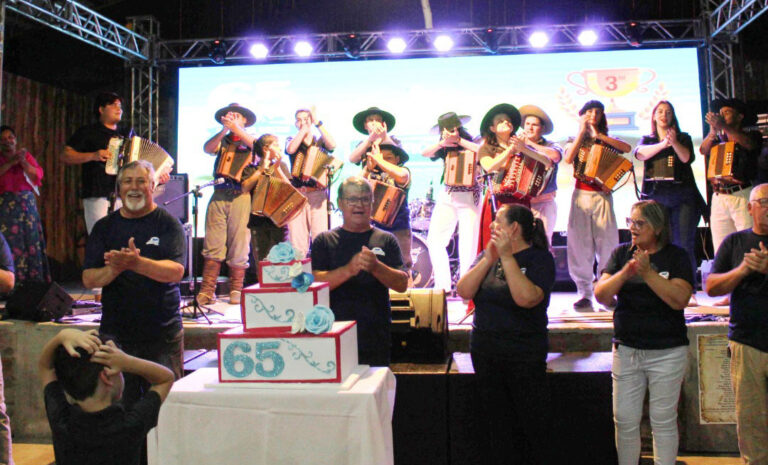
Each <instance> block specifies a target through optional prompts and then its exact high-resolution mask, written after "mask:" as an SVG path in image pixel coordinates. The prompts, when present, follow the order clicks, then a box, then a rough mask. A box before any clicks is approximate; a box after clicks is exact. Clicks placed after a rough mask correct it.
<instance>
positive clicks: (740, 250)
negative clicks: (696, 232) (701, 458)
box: [706, 184, 768, 464]
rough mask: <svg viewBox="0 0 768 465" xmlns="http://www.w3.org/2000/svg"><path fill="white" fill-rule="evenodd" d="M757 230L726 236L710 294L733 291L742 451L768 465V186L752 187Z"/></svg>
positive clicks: (734, 375) (731, 335)
mask: <svg viewBox="0 0 768 465" xmlns="http://www.w3.org/2000/svg"><path fill="white" fill-rule="evenodd" d="M747 208H748V211H749V214H750V216H751V217H752V220H753V223H754V224H753V226H752V228H751V229H745V230H743V231H739V232H735V233H733V234H731V235H729V236H728V237H726V238H725V240H724V241H723V243H722V245H721V246H720V248H719V249H718V251H717V255H716V256H715V264H714V266H713V268H712V273H711V274H710V275H709V277H708V278H707V282H706V290H707V294H709V295H711V296H719V295H725V294H728V293H731V304H730V305H731V318H730V323H729V325H728V339H730V342H729V349H730V353H731V383H732V385H733V390H734V393H735V395H736V426H737V432H738V435H739V451H740V452H741V456H742V457H743V459H744V461H745V463H750V464H757V463H768V394H766V387H768V184H760V185H758V186H755V188H754V189H752V192H751V194H750V197H749V204H748V205H747Z"/></svg>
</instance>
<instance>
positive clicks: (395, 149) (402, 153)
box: [379, 144, 411, 165]
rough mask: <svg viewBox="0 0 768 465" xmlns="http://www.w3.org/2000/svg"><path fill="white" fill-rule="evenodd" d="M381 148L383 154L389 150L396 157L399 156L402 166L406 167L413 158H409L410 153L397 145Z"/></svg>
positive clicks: (383, 145)
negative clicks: (406, 163)
mask: <svg viewBox="0 0 768 465" xmlns="http://www.w3.org/2000/svg"><path fill="white" fill-rule="evenodd" d="M379 148H380V149H381V151H382V152H383V151H385V150H389V151H390V152H392V153H394V154H395V155H397V157H398V158H399V159H400V163H398V164H400V165H404V164H405V162H407V161H408V160H410V158H411V157H409V156H408V152H406V151H405V150H403V149H402V148H400V147H398V146H397V145H392V144H381V146H380V147H379Z"/></svg>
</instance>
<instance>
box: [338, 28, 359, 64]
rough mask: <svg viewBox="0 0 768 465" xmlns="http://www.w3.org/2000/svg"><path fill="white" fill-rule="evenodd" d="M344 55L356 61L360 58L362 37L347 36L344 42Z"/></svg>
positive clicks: (355, 35)
mask: <svg viewBox="0 0 768 465" xmlns="http://www.w3.org/2000/svg"><path fill="white" fill-rule="evenodd" d="M342 46H343V47H344V53H345V54H346V55H347V56H348V57H349V58H352V59H353V60H354V59H357V58H360V37H358V36H357V34H347V35H346V36H344V39H343V40H342Z"/></svg>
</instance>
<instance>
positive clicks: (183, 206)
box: [155, 173, 189, 224]
mask: <svg viewBox="0 0 768 465" xmlns="http://www.w3.org/2000/svg"><path fill="white" fill-rule="evenodd" d="M157 189H158V190H159V191H160V192H159V193H157V194H156V195H155V203H156V204H158V205H159V206H161V207H163V208H165V209H166V210H168V213H170V214H171V215H173V216H174V217H175V218H178V219H179V221H181V224H185V223H186V222H187V221H189V196H188V195H187V196H184V197H182V198H180V199H178V200H176V201H174V202H171V203H169V204H168V205H164V204H165V202H168V201H169V200H171V199H173V198H175V197H178V196H179V195H181V194H183V193H185V192H187V191H188V190H189V180H188V179H187V173H180V174H172V175H171V179H170V180H169V181H168V182H167V183H166V184H163V185H162V186H157Z"/></svg>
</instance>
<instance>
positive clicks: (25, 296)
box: [6, 281, 73, 321]
mask: <svg viewBox="0 0 768 465" xmlns="http://www.w3.org/2000/svg"><path fill="white" fill-rule="evenodd" d="M72 302H73V300H72V297H70V295H69V294H67V291H65V290H64V289H63V288H62V287H61V286H59V285H58V284H56V283H55V282H51V283H44V282H41V281H23V282H21V283H19V285H18V286H16V289H14V291H13V294H11V297H10V298H9V299H8V302H7V303H6V308H7V309H8V316H9V317H10V318H11V319H14V320H28V321H51V320H58V319H59V318H61V317H62V316H64V315H68V314H70V313H72Z"/></svg>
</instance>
